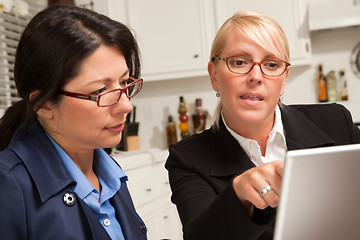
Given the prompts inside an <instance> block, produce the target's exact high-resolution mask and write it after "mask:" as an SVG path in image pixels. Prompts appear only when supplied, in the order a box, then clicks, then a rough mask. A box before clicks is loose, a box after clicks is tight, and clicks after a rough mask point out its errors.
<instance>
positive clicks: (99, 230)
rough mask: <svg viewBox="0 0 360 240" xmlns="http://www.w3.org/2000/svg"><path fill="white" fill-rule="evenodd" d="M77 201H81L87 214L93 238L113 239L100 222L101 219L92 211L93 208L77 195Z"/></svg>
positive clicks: (82, 207)
mask: <svg viewBox="0 0 360 240" xmlns="http://www.w3.org/2000/svg"><path fill="white" fill-rule="evenodd" d="M76 196H77V195H76ZM77 201H78V202H79V203H80V206H81V209H82V210H83V213H84V214H85V216H86V217H85V219H86V220H87V222H88V224H89V228H90V231H91V235H92V239H102V240H111V238H110V236H109V235H108V233H107V232H106V230H105V229H104V227H103V226H102V225H101V223H100V222H99V219H98V218H97V217H96V216H95V214H94V213H93V212H92V211H91V209H90V208H89V207H88V205H86V203H85V202H84V201H82V200H81V199H80V198H79V196H77Z"/></svg>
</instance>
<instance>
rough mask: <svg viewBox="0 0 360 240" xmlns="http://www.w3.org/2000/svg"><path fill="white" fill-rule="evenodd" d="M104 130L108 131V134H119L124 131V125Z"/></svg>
mask: <svg viewBox="0 0 360 240" xmlns="http://www.w3.org/2000/svg"><path fill="white" fill-rule="evenodd" d="M106 129H107V130H109V131H110V132H114V133H119V132H121V131H122V130H123V129H124V124H119V125H116V126H113V127H107V128H106Z"/></svg>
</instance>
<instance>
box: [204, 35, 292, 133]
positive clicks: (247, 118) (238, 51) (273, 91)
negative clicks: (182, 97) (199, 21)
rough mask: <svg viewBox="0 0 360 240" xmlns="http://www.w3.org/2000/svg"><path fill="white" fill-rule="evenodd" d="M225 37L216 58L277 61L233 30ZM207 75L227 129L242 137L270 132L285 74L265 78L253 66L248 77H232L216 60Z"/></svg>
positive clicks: (283, 85)
mask: <svg viewBox="0 0 360 240" xmlns="http://www.w3.org/2000/svg"><path fill="white" fill-rule="evenodd" d="M228 34H229V35H228V38H227V42H226V44H225V47H224V49H223V51H222V52H221V54H220V56H219V57H221V58H227V57H230V56H242V57H247V58H250V59H252V60H253V61H254V62H261V61H262V60H264V59H278V58H277V57H275V55H274V54H272V53H270V52H268V51H266V50H265V49H263V48H262V47H260V46H259V45H258V44H256V43H255V42H254V41H252V40H250V39H248V38H247V37H245V36H244V35H243V34H242V33H241V32H240V31H238V30H235V29H233V30H231V31H229V33H228ZM277 55H281V54H277ZM281 60H283V59H281ZM209 74H210V77H211V83H212V86H213V89H214V90H215V91H218V92H219V93H220V98H221V102H222V105H223V108H222V112H223V115H224V118H225V121H226V123H227V125H228V126H229V127H230V128H231V129H233V130H234V131H236V132H237V133H238V134H242V133H244V132H246V131H248V130H250V129H251V127H255V129H259V127H261V129H263V127H267V128H269V127H270V129H271V128H272V125H273V121H274V109H275V107H276V105H277V102H278V100H279V97H280V96H281V95H282V94H283V92H284V89H285V83H286V78H287V75H288V70H287V71H286V72H285V73H284V74H282V75H281V76H278V77H268V76H264V75H263V74H262V72H261V70H260V67H259V65H255V66H254V67H253V69H252V70H251V71H250V72H249V73H248V74H236V73H233V72H230V71H229V69H228V68H227V66H226V62H225V61H223V60H216V64H215V63H213V62H210V63H209Z"/></svg>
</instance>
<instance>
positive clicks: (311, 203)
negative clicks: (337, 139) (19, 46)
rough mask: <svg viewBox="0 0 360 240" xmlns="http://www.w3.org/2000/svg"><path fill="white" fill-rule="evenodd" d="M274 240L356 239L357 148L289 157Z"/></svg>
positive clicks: (359, 213) (359, 198)
mask: <svg viewBox="0 0 360 240" xmlns="http://www.w3.org/2000/svg"><path fill="white" fill-rule="evenodd" d="M274 239H275V240H285V239H286V240H287V239H291V240H297V239H299V240H300V239H301V240H304V239H311V240H313V239H314V240H322V239H324V240H325V239H326V240H332V239H346V240H348V239H360V144H353V145H343V146H334V147H325V148H314V149H306V150H294V151H289V152H288V153H287V156H286V160H285V166H284V173H283V179H282V186H281V192H280V201H279V206H278V210H277V216H276V224H275V233H274Z"/></svg>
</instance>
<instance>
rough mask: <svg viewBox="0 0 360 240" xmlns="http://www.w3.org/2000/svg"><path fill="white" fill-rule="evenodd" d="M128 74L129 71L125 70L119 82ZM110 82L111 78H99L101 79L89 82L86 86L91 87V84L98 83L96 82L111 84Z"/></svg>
mask: <svg viewBox="0 0 360 240" xmlns="http://www.w3.org/2000/svg"><path fill="white" fill-rule="evenodd" d="M128 74H129V70H126V71H125V72H124V73H123V74H122V75H121V76H120V77H119V80H120V79H123V78H124V77H125V76H126V75H128ZM111 81H112V79H111V78H108V77H106V78H101V79H97V80H94V81H91V82H89V83H88V84H87V85H91V84H93V83H98V82H105V83H106V82H111Z"/></svg>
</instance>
